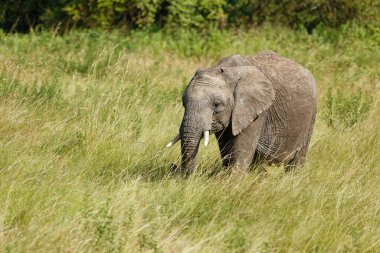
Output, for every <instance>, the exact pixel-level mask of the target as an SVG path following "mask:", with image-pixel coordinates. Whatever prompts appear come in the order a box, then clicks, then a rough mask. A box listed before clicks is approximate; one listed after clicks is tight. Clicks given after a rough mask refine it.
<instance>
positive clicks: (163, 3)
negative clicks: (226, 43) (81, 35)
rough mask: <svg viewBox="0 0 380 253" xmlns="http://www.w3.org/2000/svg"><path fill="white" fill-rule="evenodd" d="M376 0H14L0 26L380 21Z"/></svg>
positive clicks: (309, 25) (0, 13)
mask: <svg viewBox="0 0 380 253" xmlns="http://www.w3.org/2000/svg"><path fill="white" fill-rule="evenodd" d="M379 12H380V4H379V3H377V2H376V1H370V0H365V1H359V0H354V1H349V0H334V1H321V0H302V1H276V0H264V1H258V0H254V1H248V0H243V1H236V0H217V1H210V0H155V1H138V0H59V1H37V0H26V1H20V0H17V1H11V0H6V1H5V4H3V5H2V6H1V7H0V27H1V28H3V29H4V30H6V31H13V30H16V31H24V32H25V31H28V30H29V28H33V29H35V28H38V27H41V26H44V27H52V26H59V25H61V24H62V23H63V24H66V25H68V26H69V27H72V26H74V27H86V28H103V29H104V28H113V27H124V28H128V29H129V28H162V27H174V28H178V27H183V28H197V29H200V30H204V29H208V28H209V27H210V26H211V27H219V28H225V27H235V26H251V25H260V24H263V23H264V22H270V23H275V24H281V25H287V26H290V27H293V28H299V27H303V28H306V29H307V30H308V32H309V33H310V32H311V31H312V30H313V29H314V28H315V27H317V26H321V25H322V26H326V27H338V26H340V25H342V24H346V23H348V22H351V21H355V22H360V23H361V24H363V25H365V26H368V27H370V28H371V27H372V28H373V27H378V26H379V23H380V18H379V16H378V15H377V13H379Z"/></svg>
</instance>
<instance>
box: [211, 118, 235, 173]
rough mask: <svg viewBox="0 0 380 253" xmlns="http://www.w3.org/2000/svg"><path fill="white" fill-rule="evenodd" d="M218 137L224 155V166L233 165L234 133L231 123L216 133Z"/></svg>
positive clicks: (222, 155) (221, 152)
mask: <svg viewBox="0 0 380 253" xmlns="http://www.w3.org/2000/svg"><path fill="white" fill-rule="evenodd" d="M215 136H216V139H217V140H218V145H219V150H220V155H221V157H222V163H223V166H224V167H228V166H230V165H231V159H232V155H231V152H232V145H233V139H234V136H233V134H232V128H231V124H229V125H228V127H227V128H226V129H224V130H222V131H219V132H216V133H215Z"/></svg>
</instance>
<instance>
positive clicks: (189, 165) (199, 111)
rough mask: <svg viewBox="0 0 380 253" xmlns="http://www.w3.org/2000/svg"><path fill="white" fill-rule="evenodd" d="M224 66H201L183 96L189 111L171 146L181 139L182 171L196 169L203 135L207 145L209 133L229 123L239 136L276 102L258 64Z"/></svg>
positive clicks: (186, 108) (188, 171) (186, 110)
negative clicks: (257, 66) (206, 67)
mask: <svg viewBox="0 0 380 253" xmlns="http://www.w3.org/2000/svg"><path fill="white" fill-rule="evenodd" d="M221 63H223V60H222V61H221ZM222 65H223V64H219V65H216V66H215V67H212V68H209V69H207V70H204V69H198V70H197V72H196V73H195V75H194V77H193V78H192V79H191V81H190V83H189V84H188V86H187V88H186V90H185V92H184V94H183V96H182V101H183V106H184V107H185V113H184V116H183V120H182V124H181V127H180V129H179V134H178V135H177V136H176V137H175V138H174V139H173V141H172V142H170V143H169V144H168V145H167V147H170V146H171V145H173V144H174V143H175V142H177V141H178V140H181V153H182V166H181V167H182V172H185V173H191V172H192V171H193V170H194V168H195V165H196V157H197V153H198V148H199V144H200V140H201V139H202V137H204V145H205V146H207V144H208V142H209V134H210V133H216V132H219V131H222V130H224V129H225V128H226V127H227V126H228V125H229V124H231V126H232V134H233V135H238V134H239V133H240V132H241V131H243V130H244V129H245V128H246V127H247V126H248V125H249V124H250V123H251V122H252V121H254V120H255V118H256V117H257V116H258V115H259V114H260V113H261V112H263V111H265V110H267V109H268V108H269V107H270V106H271V104H272V103H273V100H274V97H275V91H274V88H273V85H272V83H271V82H270V80H269V79H268V78H267V77H266V76H265V75H264V74H263V73H262V72H261V71H260V70H258V69H257V68H256V67H254V66H232V67H231V66H227V67H224V66H222ZM235 65H236V64H235Z"/></svg>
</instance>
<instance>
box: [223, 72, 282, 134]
mask: <svg viewBox="0 0 380 253" xmlns="http://www.w3.org/2000/svg"><path fill="white" fill-rule="evenodd" d="M221 72H222V73H223V76H224V77H225V80H226V82H227V83H229V84H230V85H232V88H233V90H234V100H235V103H234V108H233V110H232V133H233V135H237V134H239V133H240V132H241V131H243V129H245V128H246V127H247V126H249V124H251V123H252V122H253V121H254V120H255V119H256V118H257V116H259V115H260V113H262V112H263V111H265V110H267V109H268V108H269V107H270V106H271V105H272V103H273V101H274V98H275V90H274V88H273V85H272V83H271V81H270V80H269V79H268V78H267V77H266V76H265V75H264V74H263V73H262V72H261V71H260V70H258V69H257V68H256V67H254V66H238V67H228V68H221Z"/></svg>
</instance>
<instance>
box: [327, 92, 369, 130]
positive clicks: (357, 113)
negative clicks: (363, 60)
mask: <svg viewBox="0 0 380 253" xmlns="http://www.w3.org/2000/svg"><path fill="white" fill-rule="evenodd" d="M372 102H373V98H372V97H370V96H368V95H365V94H363V93H362V92H361V91H360V90H359V91H358V92H356V93H353V94H344V93H343V92H342V91H341V90H340V89H339V90H337V92H336V93H335V94H334V93H333V90H332V88H331V87H330V88H329V90H328V92H327V95H326V99H325V108H324V112H323V120H324V121H325V122H326V123H327V125H328V126H330V127H339V126H343V127H352V126H354V125H355V124H356V123H359V122H361V121H362V120H363V119H364V118H365V117H366V116H367V115H368V112H369V109H370V107H371V105H372Z"/></svg>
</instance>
